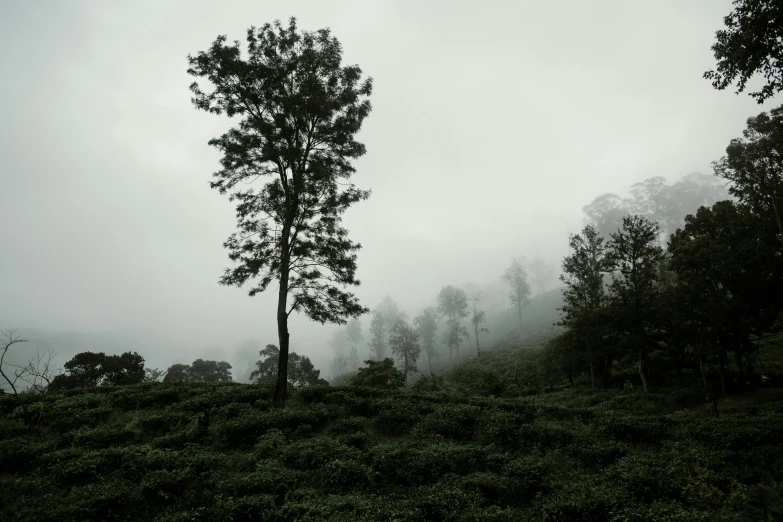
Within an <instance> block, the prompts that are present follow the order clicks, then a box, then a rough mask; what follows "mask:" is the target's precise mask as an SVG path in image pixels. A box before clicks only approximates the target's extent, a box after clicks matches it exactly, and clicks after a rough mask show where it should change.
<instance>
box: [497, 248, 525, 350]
mask: <svg viewBox="0 0 783 522" xmlns="http://www.w3.org/2000/svg"><path fill="white" fill-rule="evenodd" d="M503 280H504V281H505V282H506V284H508V286H509V287H510V289H511V291H510V292H509V294H508V299H509V301H511V304H512V305H514V306H516V308H517V318H518V320H519V342H520V343H521V342H522V308H524V307H525V306H527V305H528V303H529V302H530V301H529V300H530V283H528V280H527V271H525V266H524V260H523V258H522V257H518V258H512V259H511V266H509V267H508V269H507V270H506V273H505V274H503Z"/></svg>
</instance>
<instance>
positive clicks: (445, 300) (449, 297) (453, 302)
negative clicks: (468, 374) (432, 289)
mask: <svg viewBox="0 0 783 522" xmlns="http://www.w3.org/2000/svg"><path fill="white" fill-rule="evenodd" d="M438 312H439V313H440V314H441V315H443V316H444V317H445V318H446V331H445V332H443V339H444V341H446V346H448V347H449V362H450V364H451V366H454V350H456V351H457V362H459V344H460V343H461V342H462V340H463V339H467V338H468V336H469V334H468V329H467V328H465V327H464V326H462V320H463V319H464V318H465V317H467V316H468V296H467V294H466V293H465V290H463V289H461V288H455V287H453V286H451V285H449V286H444V287H443V288H441V290H440V293H439V294H438Z"/></svg>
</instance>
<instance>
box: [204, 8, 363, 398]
mask: <svg viewBox="0 0 783 522" xmlns="http://www.w3.org/2000/svg"><path fill="white" fill-rule="evenodd" d="M225 42H226V37H225V36H219V37H218V38H217V39H216V40H215V42H214V43H213V44H212V46H211V47H210V48H209V50H208V51H206V52H199V53H198V54H197V55H196V56H195V57H194V56H188V64H189V68H188V74H190V75H192V76H195V77H198V78H205V79H207V80H208V81H209V82H210V83H211V84H212V86H213V90H212V92H205V91H202V89H201V87H200V86H199V85H198V83H196V82H194V83H193V84H192V85H191V91H192V92H193V99H192V101H193V104H194V105H195V107H196V108H197V109H200V110H204V111H207V112H210V113H213V114H222V113H223V112H225V113H226V115H227V116H228V117H229V118H232V117H239V118H240V121H239V123H238V125H237V126H235V127H233V128H231V129H230V130H229V131H228V132H227V133H225V134H223V135H222V136H221V137H219V138H214V139H212V140H210V142H209V143H210V145H213V146H215V147H217V148H218V149H219V150H220V151H221V152H222V154H223V158H222V160H221V164H222V166H223V168H222V170H220V171H218V172H216V173H215V174H214V176H215V177H216V178H217V181H215V182H213V183H212V184H211V186H212V188H216V189H218V190H219V191H220V193H221V194H225V193H227V192H228V193H230V198H229V199H230V200H231V201H234V200H236V201H238V204H237V222H238V224H237V225H238V232H237V233H234V234H232V235H231V236H230V237H229V239H228V240H227V241H226V243H225V245H224V246H225V247H226V248H227V249H228V250H229V258H230V259H231V260H232V261H235V262H238V263H239V266H237V267H235V268H233V269H228V270H226V272H225V274H224V275H223V277H222V278H221V280H220V282H221V284H225V285H236V286H242V285H244V284H245V283H246V282H248V281H249V280H251V279H256V278H258V279H259V281H258V284H257V285H256V286H254V287H253V288H251V290H250V292H249V293H250V295H251V296H253V295H255V294H256V293H258V292H263V291H264V290H266V288H267V287H268V286H269V284H270V283H271V282H272V281H274V280H276V281H277V282H278V286H279V292H278V307H277V327H278V337H279V341H280V357H279V358H278V359H279V360H278V370H277V384H276V389H275V397H274V402H275V404H276V405H277V406H280V407H282V406H284V405H285V400H286V396H287V390H288V361H289V332H288V317H289V316H290V314H291V313H292V312H294V311H300V312H303V313H304V314H305V315H306V316H308V317H309V318H310V319H312V320H314V321H318V322H320V323H326V322H334V323H339V324H344V323H345V321H346V318H347V317H357V316H359V315H361V314H362V313H364V312H366V311H367V310H366V308H364V307H362V306H361V305H360V304H359V302H358V300H357V299H356V297H355V296H354V295H353V294H352V293H350V292H347V291H345V290H344V289H343V288H344V287H346V286H351V285H358V284H359V281H358V280H357V279H356V278H355V273H356V251H357V250H358V249H359V248H360V245H359V244H358V243H353V242H351V241H350V240H349V239H348V235H347V231H346V230H345V228H343V227H342V226H341V219H342V214H343V213H344V212H345V210H346V209H347V208H348V207H350V206H351V205H352V204H354V203H356V202H358V201H361V200H364V199H366V198H367V197H369V192H368V191H364V190H359V189H357V188H356V187H355V186H354V185H353V184H350V183H349V182H348V180H349V179H350V176H351V175H352V174H353V172H354V171H355V169H354V168H353V166H352V165H351V160H352V159H355V158H358V157H360V156H362V155H363V154H364V153H365V147H364V145H362V144H361V143H358V142H356V141H355V140H354V135H355V134H356V133H357V132H359V130H360V128H361V125H362V122H363V121H364V119H365V118H366V117H367V115H368V114H369V113H370V109H371V105H370V102H369V99H368V97H369V96H370V94H371V92H372V80H371V79H369V78H368V79H366V80H365V81H364V82H362V83H361V84H359V81H360V78H361V69H360V68H359V67H358V66H355V65H354V66H346V67H341V65H340V62H341V59H342V49H341V46H340V43H339V42H338V40H337V39H336V38H334V37H333V36H331V34H330V32H329V30H328V29H321V30H319V31H317V32H315V33H312V32H302V33H301V34H300V33H299V32H298V31H297V26H296V20H295V19H294V18H291V19H290V22H289V25H288V28H287V29H286V28H285V27H283V26H282V25H281V23H280V22H279V21H276V22H275V23H274V25H271V24H266V25H264V26H263V27H262V28H261V29H256V28H255V27H251V28H250V29H249V30H248V31H247V44H248V45H247V52H248V55H249V56H248V59H247V60H244V59H243V58H242V56H241V52H240V44H239V42H238V41H237V42H235V43H234V45H226V44H225ZM262 176H263V177H266V176H271V177H272V181H269V182H268V183H266V184H265V185H264V186H263V187H261V188H260V190H254V189H252V188H250V189H248V188H245V187H246V186H247V184H248V183H250V182H252V181H255V180H257V179H258V178H260V177H262ZM289 294H290V296H291V300H290V301H289Z"/></svg>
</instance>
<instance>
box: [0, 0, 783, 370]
mask: <svg viewBox="0 0 783 522" xmlns="http://www.w3.org/2000/svg"><path fill="white" fill-rule="evenodd" d="M730 10H731V0H720V1H718V0H689V1H682V0H668V1H663V0H657V1H655V2H641V1H639V2H636V1H628V0H616V1H592V2H585V1H583V0H571V1H560V2H540V1H538V2H530V1H524V2H511V1H507V0H497V1H483V2H464V1H460V2H457V1H421V0H419V1H413V0H411V1H397V2H392V1H389V2H381V1H377V2H374V1H373V2H370V1H366V0H356V1H337V0H331V1H329V2H322V1H316V0H312V1H298V2H297V1H290V0H287V1H277V2H271V1H259V0H253V1H224V2H217V1H215V2H205V1H185V0H182V1H166V0H148V1H140V0H134V1H128V2H118V1H98V0H94V1H90V2H86V1H76V0H68V1H61V0H53V1H44V0H36V1H23V0H16V1H5V2H2V3H0V45H2V49H3V52H2V53H0V71H2V77H1V78H0V122H1V123H0V326H5V327H12V326H16V327H20V328H43V329H47V330H57V329H65V330H82V331H105V330H116V329H120V330H130V331H139V332H145V333H147V334H150V333H152V334H165V335H167V336H168V337H170V338H174V339H179V340H182V341H183V342H187V343H189V344H190V345H191V346H192V347H193V351H192V352H190V353H188V354H186V355H182V356H181V357H179V354H177V355H176V356H175V355H173V354H160V353H151V352H150V349H149V348H145V349H140V350H139V351H140V352H141V353H142V355H144V356H145V357H146V358H147V359H148V360H152V361H153V362H155V361H164V362H167V361H170V360H172V358H179V359H182V360H183V362H189V361H190V360H192V359H193V358H195V356H201V355H202V352H203V351H204V350H219V349H223V350H226V351H227V352H230V351H232V350H233V349H234V347H235V346H236V345H237V344H238V343H239V342H240V341H241V340H242V339H245V338H247V337H257V338H259V339H261V340H262V341H263V342H264V343H267V342H275V343H276V341H277V339H276V327H275V324H274V312H275V306H276V304H275V299H276V294H275V292H274V291H270V292H268V294H267V295H261V296H257V297H255V298H249V297H248V296H247V294H246V291H245V290H244V289H237V288H233V287H223V286H219V285H218V284H217V280H218V278H219V276H220V275H221V273H222V271H223V269H224V268H225V267H227V266H229V260H228V258H227V256H226V252H225V250H224V249H223V247H222V243H223V241H224V240H225V239H226V238H227V236H228V235H229V234H231V232H232V231H233V230H234V209H233V206H232V204H231V203H230V202H229V201H228V200H227V198H225V197H224V196H221V195H219V194H218V193H217V191H214V190H211V189H210V188H209V185H208V182H209V180H210V175H211V173H212V172H213V171H215V170H217V169H218V168H219V164H218V159H219V154H218V152H217V151H216V150H214V149H213V148H211V147H209V146H208V145H207V141H208V140H209V139H210V138H212V137H214V136H217V135H219V134H221V133H222V132H224V131H225V129H226V128H227V126H228V121H227V120H226V119H225V118H221V117H217V116H213V115H209V114H207V113H204V112H199V111H196V110H195V108H194V107H193V106H192V105H191V102H190V96H191V94H190V92H189V90H188V86H189V84H190V83H191V82H192V80H193V79H192V78H191V77H190V76H188V75H187V74H186V69H187V60H186V57H187V55H188V54H196V53H197V52H198V51H200V50H205V49H206V48H207V47H208V46H209V45H210V44H211V43H212V42H213V41H214V39H215V38H216V37H217V36H218V35H221V34H225V35H227V36H228V39H229V41H233V40H237V39H239V40H242V41H244V36H245V32H246V30H247V28H248V27H249V26H250V25H256V26H260V25H263V24H264V23H266V22H272V21H274V20H275V19H281V20H286V19H288V18H289V17H290V16H296V17H297V19H298V25H299V27H300V29H303V30H317V29H320V28H323V27H329V28H331V29H332V31H333V34H334V35H335V36H336V37H337V38H338V39H339V40H340V42H341V43H342V45H343V49H344V55H343V58H344V64H358V65H359V66H360V67H361V68H362V70H363V71H364V73H365V75H369V76H372V77H373V79H374V92H373V95H372V98H371V100H372V104H373V110H372V113H371V114H370V116H369V117H368V118H367V120H366V121H365V124H364V127H363V129H362V131H361V133H360V135H359V141H361V142H363V143H364V144H365V145H366V147H367V154H366V155H365V156H364V157H363V158H361V159H360V160H359V161H357V162H356V168H357V174H356V176H355V178H354V181H355V183H356V184H357V185H358V186H360V187H362V188H369V189H371V190H372V196H371V198H370V199H369V200H367V201H365V202H361V203H359V204H357V205H356V206H355V207H354V208H353V209H351V210H350V211H349V213H348V214H347V216H346V218H345V224H346V227H347V228H348V229H349V231H350V234H351V237H352V238H353V239H354V240H357V241H359V242H361V243H362V245H363V249H362V250H361V252H360V253H359V271H358V276H359V278H360V279H361V281H362V286H361V287H360V288H358V289H357V290H356V293H357V295H358V296H359V297H360V298H361V299H362V301H363V303H364V304H365V305H367V306H370V307H372V306H374V305H375V304H376V303H378V302H379V301H380V300H381V298H382V297H383V296H384V295H385V294H387V293H388V294H390V295H391V296H392V297H393V298H394V299H395V300H396V301H397V302H398V303H399V304H400V306H401V308H402V309H404V310H405V311H407V312H408V313H409V314H415V313H417V312H418V311H419V310H420V308H422V307H423V306H426V305H429V304H432V303H433V302H434V299H435V297H436V295H437V293H438V291H439V290H440V288H441V287H442V286H444V285H446V284H458V285H461V284H464V283H467V282H469V281H475V282H478V283H485V282H490V281H491V280H493V279H496V278H497V277H499V275H500V274H501V273H502V271H503V269H504V268H505V267H506V266H507V265H508V263H509V261H510V258H511V257H512V256H518V255H524V256H526V257H527V258H528V259H534V258H541V259H544V260H546V261H548V262H551V263H552V264H553V265H559V262H560V258H561V257H562V256H563V255H564V254H566V252H567V241H568V233H570V232H576V231H577V229H578V228H580V227H581V225H582V213H581V208H582V207H583V206H584V205H586V204H587V203H589V202H590V201H591V200H592V199H593V198H594V197H595V196H597V195H599V194H602V193H604V192H619V193H624V192H625V191H627V189H628V187H630V185H631V184H633V183H635V182H637V181H641V180H643V179H645V178H648V177H651V176H664V177H666V178H668V179H669V180H670V181H671V180H674V179H676V178H678V177H680V176H682V175H684V174H687V173H689V172H693V171H698V172H703V173H711V170H710V168H709V164H710V162H711V161H713V160H715V159H718V158H719V157H720V156H721V155H723V153H724V150H725V148H726V145H727V144H728V142H729V140H730V139H731V138H733V137H737V136H739V135H740V134H741V131H742V129H743V128H744V126H745V120H746V119H747V118H748V117H749V116H753V115H755V114H758V113H759V112H761V111H762V110H769V109H770V108H772V107H774V106H776V102H775V100H771V101H768V102H767V103H766V104H765V105H763V106H759V105H757V104H756V103H755V102H754V101H753V100H752V99H751V98H750V97H749V96H747V95H740V96H736V95H734V94H733V91H723V92H720V91H715V90H713V89H712V87H711V85H710V83H709V82H708V81H707V80H704V79H702V73H703V72H704V71H705V70H707V69H710V68H714V65H715V63H714V58H713V56H712V52H711V51H710V46H711V45H712V42H713V39H714V33H715V31H716V30H718V29H720V28H721V27H722V18H723V16H725V15H726V14H728V12H729V11H730ZM777 103H778V104H779V102H777ZM290 329H291V333H292V347H293V348H294V349H295V350H297V351H300V352H303V353H305V354H310V355H313V356H314V357H316V355H317V352H318V350H321V349H322V346H323V345H324V344H323V343H321V342H319V341H318V339H319V337H323V335H324V334H323V330H320V329H318V328H315V327H312V326H310V325H309V324H308V321H307V320H306V319H305V318H304V317H297V318H294V320H293V321H292V324H291V327H290ZM209 347H211V348H209ZM191 355H193V357H191ZM318 358H320V356H318ZM159 364H160V363H159Z"/></svg>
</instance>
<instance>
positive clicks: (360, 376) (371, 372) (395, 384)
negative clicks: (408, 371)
mask: <svg viewBox="0 0 783 522" xmlns="http://www.w3.org/2000/svg"><path fill="white" fill-rule="evenodd" d="M364 364H366V365H367V367H365V368H359V372H358V373H357V374H356V376H355V377H354V378H353V379H351V384H352V385H353V386H370V387H372V388H383V389H387V390H391V389H395V388H402V387H403V386H405V374H404V373H402V372H401V371H400V370H398V369H397V368H395V367H394V361H393V360H391V359H389V358H388V357H387V358H386V359H384V360H382V361H364Z"/></svg>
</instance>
